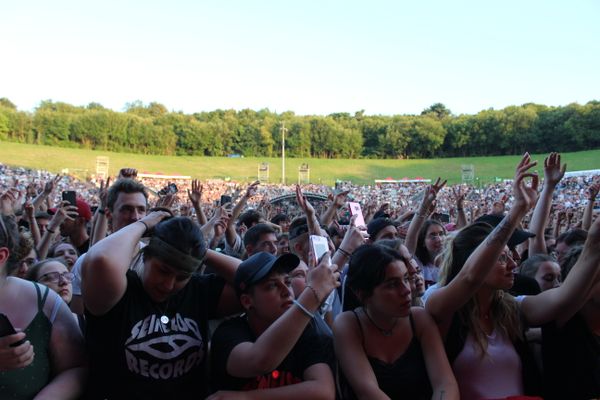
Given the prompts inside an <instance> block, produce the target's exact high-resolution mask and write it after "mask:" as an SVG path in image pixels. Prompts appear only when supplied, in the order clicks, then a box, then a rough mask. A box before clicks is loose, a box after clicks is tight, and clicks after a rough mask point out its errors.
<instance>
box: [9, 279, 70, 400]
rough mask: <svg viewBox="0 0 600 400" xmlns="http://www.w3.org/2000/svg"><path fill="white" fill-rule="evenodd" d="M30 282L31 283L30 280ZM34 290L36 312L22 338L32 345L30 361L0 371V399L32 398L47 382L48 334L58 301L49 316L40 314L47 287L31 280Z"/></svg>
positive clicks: (48, 372) (48, 366)
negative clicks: (15, 367)
mask: <svg viewBox="0 0 600 400" xmlns="http://www.w3.org/2000/svg"><path fill="white" fill-rule="evenodd" d="M32 283H33V282H32ZM33 285H34V286H35V290H36V291H37V300H38V311H37V313H36V314H35V317H34V318H33V320H32V321H31V323H30V324H29V326H27V328H26V329H25V330H24V332H25V333H26V334H27V337H26V339H27V340H29V342H30V343H31V344H32V345H33V347H34V352H35V356H34V359H33V362H32V363H31V364H29V365H28V366H27V367H25V368H20V369H16V370H11V371H6V372H0V399H19V400H21V399H23V400H25V399H33V398H34V397H35V395H36V394H37V393H38V392H39V391H40V390H42V389H43V388H44V386H46V385H47V384H48V382H49V381H50V379H51V376H50V354H49V352H50V333H51V331H52V322H53V321H54V318H55V317H56V313H57V312H58V308H59V307H60V302H58V301H56V306H55V307H54V308H53V310H52V315H51V317H50V319H48V317H47V316H46V315H45V314H44V311H43V307H44V303H45V302H46V298H47V297H48V292H49V291H50V289H49V288H48V287H45V291H44V294H43V295H42V293H41V288H42V287H43V286H41V285H38V284H35V283H33Z"/></svg>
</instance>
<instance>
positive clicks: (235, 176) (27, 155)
mask: <svg viewBox="0 0 600 400" xmlns="http://www.w3.org/2000/svg"><path fill="white" fill-rule="evenodd" d="M97 156H108V157H109V163H110V169H109V170H110V174H111V175H115V174H116V172H117V171H118V169H119V168H122V167H133V168H137V169H138V171H140V172H147V173H162V174H165V175H167V174H169V175H171V174H172V175H191V176H192V177H193V178H199V179H207V178H231V179H232V180H238V181H250V180H254V179H256V177H257V172H258V171H257V170H258V165H259V163H262V162H268V163H269V164H270V179H269V180H270V182H281V159H280V158H253V157H247V158H225V157H171V156H153V155H142V154H128V153H112V152H107V151H94V150H83V149H69V148H60V147H50V146H37V145H28V144H18V143H11V142H0V163H3V164H7V165H12V166H23V167H28V168H34V169H45V170H48V171H52V172H61V171H62V170H64V169H68V171H69V173H71V174H73V175H76V176H79V177H81V178H84V177H86V176H89V175H91V174H93V173H94V172H95V168H96V157H97ZM562 156H563V162H566V163H567V165H568V171H578V170H588V169H597V168H600V150H589V151H582V152H576V153H564V154H563V155H562ZM544 157H545V155H534V157H533V158H534V159H536V160H538V161H539V168H538V171H539V172H540V173H541V172H542V170H543V167H542V166H543V161H544ZM518 159H519V156H501V157H473V158H444V159H433V160H324V159H306V158H286V165H285V170H286V179H287V183H293V182H296V181H297V180H298V167H299V166H300V165H301V164H303V163H307V164H308V165H309V167H310V181H311V182H313V183H323V184H327V185H333V183H334V182H335V180H336V179H341V180H349V181H352V182H354V183H359V184H372V183H373V180H374V179H385V178H387V177H391V178H394V179H401V178H404V177H406V178H415V177H423V178H430V179H435V178H436V177H438V176H442V177H443V178H445V179H448V181H449V182H450V183H457V182H460V180H461V165H463V164H472V165H473V166H474V168H475V177H476V179H477V180H476V183H481V184H483V183H488V182H492V181H494V179H495V178H496V177H498V178H510V177H512V175H513V172H514V167H515V165H516V163H517V162H518Z"/></svg>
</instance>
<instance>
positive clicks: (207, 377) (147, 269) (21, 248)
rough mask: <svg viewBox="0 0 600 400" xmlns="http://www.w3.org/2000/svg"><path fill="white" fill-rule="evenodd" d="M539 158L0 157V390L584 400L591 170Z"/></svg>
mask: <svg viewBox="0 0 600 400" xmlns="http://www.w3.org/2000/svg"><path fill="white" fill-rule="evenodd" d="M536 165H537V161H535V160H532V159H531V157H530V156H529V155H528V154H525V155H524V156H523V157H522V159H521V160H520V162H519V164H518V165H517V166H516V167H515V175H514V179H512V180H510V181H506V182H502V183H497V184H494V185H489V186H487V187H484V188H474V187H470V186H469V185H464V184H459V185H454V186H450V185H447V184H446V181H444V180H443V179H442V178H439V179H437V180H436V181H435V182H433V183H410V184H399V183H397V184H382V185H372V186H366V185H353V184H352V183H350V182H339V183H338V184H336V186H335V187H334V188H331V187H327V186H323V185H312V184H311V185H290V186H284V185H275V184H264V183H260V182H258V181H256V182H252V183H240V182H230V181H220V180H209V181H204V182H201V181H198V180H194V179H179V180H176V181H168V180H166V179H159V178H156V177H152V178H147V177H141V176H140V177H138V173H137V170H136V169H134V168H123V169H121V170H120V171H119V174H118V176H115V177H111V178H109V179H107V180H106V181H100V182H82V181H79V180H77V179H75V178H73V177H69V176H61V175H54V174H52V173H49V172H47V171H33V170H27V169H24V168H14V167H9V166H6V165H2V164H0V313H1V314H2V315H0V317H5V318H0V322H2V327H1V328H0V329H1V330H2V331H1V332H0V398H2V399H4V398H7V399H34V398H35V399H121V398H123V399H138V398H139V399H142V398H144V399H154V398H156V399H158V398H161V399H162V398H182V399H186V398H190V399H191V398H195V399H196V398H209V399H213V400H214V399H241V398H244V399H250V398H257V399H270V398H282V399H295V398H298V399H300V398H302V399H306V398H309V399H355V398H356V399H400V398H408V399H426V398H427V399H508V398H544V399H567V398H568V399H592V398H600V218H598V207H597V203H596V200H597V196H598V192H599V191H600V176H593V175H589V176H579V177H570V178H565V176H564V175H565V168H566V167H565V165H564V164H561V159H560V154H558V153H551V154H550V155H549V156H548V157H547V158H546V159H545V160H543V165H540V166H539V167H538V168H539V169H543V175H541V176H538V174H537V173H535V172H533V170H534V169H535V167H536ZM68 191H75V192H76V194H77V196H76V199H75V200H74V201H73V200H69V199H68V196H64V195H63V193H64V192H68ZM352 203H358V204H360V206H361V209H362V211H360V212H357V211H356V206H351V204H352ZM361 218H362V220H364V225H363V224H362V222H361V223H357V221H361ZM321 242H324V243H326V245H325V247H324V248H322V247H320V246H319V243H321Z"/></svg>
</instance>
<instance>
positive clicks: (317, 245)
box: [309, 235, 329, 265]
mask: <svg viewBox="0 0 600 400" xmlns="http://www.w3.org/2000/svg"><path fill="white" fill-rule="evenodd" d="M309 239H310V246H311V249H312V254H313V261H314V263H315V265H317V264H319V260H321V257H323V254H325V253H327V252H328V251H329V243H328V242H327V239H326V238H325V237H323V236H319V235H310V237H309Z"/></svg>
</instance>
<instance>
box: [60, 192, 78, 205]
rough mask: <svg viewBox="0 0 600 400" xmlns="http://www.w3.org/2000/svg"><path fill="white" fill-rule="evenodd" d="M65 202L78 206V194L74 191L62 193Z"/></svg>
mask: <svg viewBox="0 0 600 400" xmlns="http://www.w3.org/2000/svg"><path fill="white" fill-rule="evenodd" d="M62 199H63V201H68V202H69V204H71V205H72V206H76V205H77V193H75V191H74V190H65V191H64V192H62Z"/></svg>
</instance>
